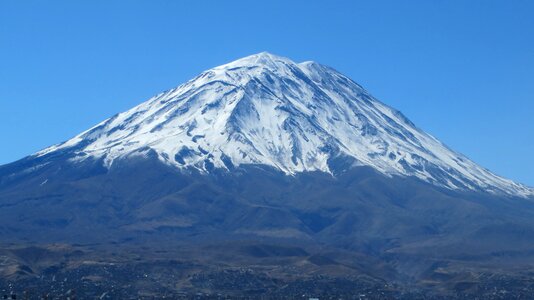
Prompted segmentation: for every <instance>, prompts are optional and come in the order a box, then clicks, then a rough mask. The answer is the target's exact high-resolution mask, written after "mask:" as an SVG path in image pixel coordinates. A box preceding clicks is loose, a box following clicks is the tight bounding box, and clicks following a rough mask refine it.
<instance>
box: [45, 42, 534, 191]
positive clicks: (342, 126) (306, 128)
mask: <svg viewBox="0 0 534 300" xmlns="http://www.w3.org/2000/svg"><path fill="white" fill-rule="evenodd" d="M58 150H67V151H72V152H73V153H74V154H75V157H74V158H72V159H71V161H81V160H86V159H88V158H98V159H103V160H104V162H105V165H106V166H107V167H110V166H112V165H113V162H114V161H115V160H117V159H123V158H130V157H134V156H143V155H146V154H147V153H149V152H150V153H154V152H155V153H157V156H158V159H159V160H161V161H163V162H164V163H166V164H169V165H173V166H176V167H177V168H184V169H185V168H195V169H198V170H200V171H201V172H210V171H211V170H212V169H213V168H222V169H228V170H231V169H233V168H235V167H237V166H239V165H244V164H259V165H268V166H271V167H274V168H276V169H279V170H281V171H283V172H284V173H286V174H288V175H291V174H295V173H298V172H305V171H323V172H328V173H331V174H335V173H336V172H337V171H338V170H336V168H339V166H338V165H337V164H334V163H333V162H334V161H336V159H338V158H342V159H343V161H344V162H345V165H344V166H343V167H344V168H346V167H351V166H370V167H372V168H374V169H375V170H377V171H379V172H381V173H383V174H386V175H400V176H415V177H418V178H420V179H422V180H424V181H426V182H429V183H432V184H435V185H439V186H442V187H446V188H450V189H466V190H484V191H489V192H493V193H506V194H512V195H520V196H529V195H533V194H534V192H533V190H532V189H530V188H528V187H525V186H523V185H520V184H517V183H514V182H512V181H510V180H507V179H504V178H502V177H499V176H496V175H495V174H492V173H491V172H489V171H488V170H486V169H484V168H482V167H480V166H478V165H477V164H475V163H474V162H472V161H471V160H469V159H468V158H466V157H465V156H463V155H461V154H459V153H456V152H454V151H452V150H450V149H449V148H447V147H446V146H445V145H443V144H442V143H441V142H440V141H438V140H437V139H435V138H434V137H432V136H431V135H429V134H427V133H425V132H423V131H422V130H420V129H418V128H417V127H416V126H415V125H414V124H412V123H411V122H410V121H409V120H408V119H407V118H406V117H404V116H403V115H402V114H401V113H400V112H399V111H397V110H395V109H393V108H391V107H389V106H387V105H385V104H383V103H381V102H380V101H378V100H376V99H375V98H374V97H373V96H371V95H370V94H369V93H368V92H367V91H366V90H364V89H363V88H362V87H361V86H360V85H358V84H357V83H355V82H354V81H352V80H351V79H349V78H347V77H346V76H344V75H342V74H340V73H338V72H337V71H335V70H333V69H332V68H329V67H327V66H323V65H320V64H318V63H315V62H303V63H295V62H293V61H291V60H289V59H287V58H283V57H279V56H274V55H272V54H269V53H265V52H264V53H259V54H256V55H252V56H248V57H245V58H242V59H239V60H236V61H234V62H231V63H229V64H226V65H222V66H219V67H216V68H213V69H210V70H207V71H205V72H202V73H201V74H200V75H198V76H197V77H196V78H194V79H192V80H190V81H188V82H186V83H184V84H182V85H180V86H178V87H177V88H174V89H172V90H169V91H167V92H164V93H162V94H159V95H157V96H155V97H153V98H151V99H149V100H148V101H146V102H144V103H142V104H140V105H138V106H136V107H134V108H132V109H130V110H128V111H126V112H123V113H120V114H117V115H115V116H113V117H111V118H110V119H107V120H105V121H103V122H102V123H100V124H98V125H96V126H95V127H93V128H91V129H89V130H87V131H85V132H83V133H81V134H79V135H78V136H76V137H74V138H73V139H71V140H69V141H67V142H65V143H62V144H59V145H55V146H52V147H50V148H47V149H45V150H43V151H41V152H39V153H37V154H36V156H43V155H45V154H49V153H51V152H54V151H58ZM151 150H152V151H151Z"/></svg>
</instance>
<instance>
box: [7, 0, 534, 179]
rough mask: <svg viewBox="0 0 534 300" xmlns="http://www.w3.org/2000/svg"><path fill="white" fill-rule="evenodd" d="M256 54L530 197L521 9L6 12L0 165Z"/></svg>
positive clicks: (219, 6) (426, 2)
mask: <svg viewBox="0 0 534 300" xmlns="http://www.w3.org/2000/svg"><path fill="white" fill-rule="evenodd" d="M223 2H224V3H223ZM261 51H269V52H271V53H274V54H277V55H282V56H286V57H289V58H291V59H293V60H295V61H303V60H315V61H318V62H320V63H323V64H326V65H330V66H332V67H334V68H336V69H338V70H339V71H341V72H342V73H344V74H346V75H348V76H349V77H351V78H353V79H354V80H355V81H357V82H359V83H360V84H362V85H363V86H364V87H366V88H367V89H368V90H369V91H370V92H371V93H372V94H374V95H375V96H376V97H377V98H378V99H380V100H381V101H383V102H385V103H387V104H389V105H391V106H393V107H395V108H397V109H399V110H401V111H402V112H403V113H404V114H405V115H407V116H408V117H409V118H410V119H411V120H412V121H414V122H415V123H416V124H417V125H418V126H419V127H420V128H422V129H424V130H426V131H428V132H429V133H431V134H433V135H435V136H436V137H438V138H439V139H440V140H442V141H443V142H445V143H446V144H448V145H449V146H450V147H451V148H453V149H455V150H457V151H460V152H462V153H464V154H466V155H467V156H469V157H470V158H471V159H473V160H474V161H476V162H478V163H480V164H481V165H483V166H485V167H487V168H489V169H490V170H492V171H494V172H496V173H497V174H499V175H503V176H506V177H509V178H512V179H514V180H517V181H520V182H523V183H526V184H529V185H531V186H534V1H527V0H525V1H521V0H514V1H491V0H478V1H477V0H470V1H465V0H461V1H438V0H434V1H432V0H421V1H310V0H308V1H215V0H214V1H199V0H196V1H163V0H161V1H148V0H146V1H131V0H128V1H126V0H123V1H16V0H3V1H1V2H0V141H1V144H0V164H2V163H8V162H11V161H14V160H16V159H20V158H22V157H24V156H26V155H28V154H31V153H33V152H35V151H37V150H39V149H42V148H44V147H46V146H49V145H51V144H55V143H58V142H61V141H63V140H66V139H68V138H70V137H72V136H74V135H75V134H77V133H79V132H81V131H82V130H85V129H87V128H89V127H91V126H93V125H95V124H96V123H98V122H100V121H102V120H103V119H105V118H107V117H109V116H111V115H113V114H115V113H117V112H121V111H124V110H126V109H128V108H130V107H132V106H134V105H136V104H138V103H140V102H143V101H144V100H146V99H147V98H149V97H150V96H152V95H153V94H156V93H158V92H160V91H163V90H166V89H169V88H172V87H174V86H177V85H178V84H180V83H182V82H183V81H185V80H187V79H189V78H191V77H193V76H195V75H196V74H197V73H199V72H201V71H203V70H205V69H208V68H210V67H213V66H216V65H220V64H223V63H226V62H229V61H231V60H234V59H237V58H239V57H242V56H246V55H249V54H253V53H256V52H261Z"/></svg>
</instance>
